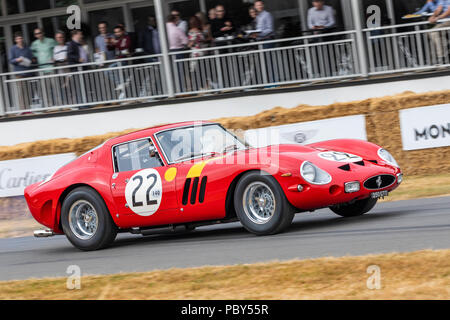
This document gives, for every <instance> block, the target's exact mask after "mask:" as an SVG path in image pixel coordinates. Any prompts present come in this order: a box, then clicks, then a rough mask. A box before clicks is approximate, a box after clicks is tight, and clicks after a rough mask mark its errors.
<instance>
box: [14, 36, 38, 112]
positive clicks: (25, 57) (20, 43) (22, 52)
mask: <svg viewBox="0 0 450 320" xmlns="http://www.w3.org/2000/svg"><path fill="white" fill-rule="evenodd" d="M14 42H15V43H16V44H15V45H14V46H13V47H11V49H10V51H9V62H10V63H11V64H12V65H13V66H14V71H15V72H20V71H28V70H31V66H30V64H31V61H32V60H33V53H32V52H31V49H30V48H29V47H27V46H26V45H25V42H24V39H23V35H22V33H21V32H16V33H15V34H14ZM31 75H32V74H31V73H20V74H17V75H16V76H15V77H16V79H24V78H26V77H29V76H31ZM13 86H14V87H13V97H14V98H15V103H16V108H19V109H20V110H25V109H27V106H26V104H25V100H26V98H27V96H28V91H27V88H26V82H25V80H19V81H17V82H15V83H14V84H13Z"/></svg>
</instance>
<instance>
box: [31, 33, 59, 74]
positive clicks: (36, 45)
mask: <svg viewBox="0 0 450 320" xmlns="http://www.w3.org/2000/svg"><path fill="white" fill-rule="evenodd" d="M34 36H35V38H36V40H35V41H33V43H32V44H31V51H33V55H34V56H35V57H36V59H37V63H38V64H39V67H40V68H50V67H51V66H52V64H53V49H54V48H55V46H56V41H55V40H54V39H52V38H47V37H45V34H44V31H43V30H42V29H40V28H36V29H34Z"/></svg>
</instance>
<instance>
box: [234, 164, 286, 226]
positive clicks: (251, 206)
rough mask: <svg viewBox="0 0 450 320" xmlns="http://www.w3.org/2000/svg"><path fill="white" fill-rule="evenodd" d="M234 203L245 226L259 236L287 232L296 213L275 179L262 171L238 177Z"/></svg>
mask: <svg viewBox="0 0 450 320" xmlns="http://www.w3.org/2000/svg"><path fill="white" fill-rule="evenodd" d="M234 206H235V208H236V213H237V216H238V218H239V220H240V221H241V223H242V225H243V226H244V228H245V229H247V230H248V231H250V232H252V233H254V234H257V235H270V234H276V233H280V232H282V231H284V230H285V229H286V228H287V227H289V226H290V225H291V223H292V220H293V218H294V214H295V210H294V209H293V207H292V206H291V205H290V204H289V202H288V201H287V199H286V196H285V195H284V192H283V190H282V189H281V187H280V185H279V184H278V182H277V181H276V180H275V178H274V177H272V176H270V175H264V174H261V173H260V172H250V173H248V174H246V175H244V176H243V177H242V178H241V180H239V183H238V185H237V188H236V192H235V195H234Z"/></svg>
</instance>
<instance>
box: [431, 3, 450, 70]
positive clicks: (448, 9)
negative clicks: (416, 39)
mask: <svg viewBox="0 0 450 320" xmlns="http://www.w3.org/2000/svg"><path fill="white" fill-rule="evenodd" d="M449 17H450V0H439V3H438V8H437V9H436V11H434V13H433V16H431V17H430V19H429V21H430V23H432V24H436V23H438V22H439V20H442V19H447V18H449ZM448 27H450V21H446V22H443V23H440V24H438V25H436V26H435V27H434V28H433V29H442V28H448ZM431 39H432V40H433V42H434V45H435V47H436V54H437V62H438V64H444V63H445V60H446V59H448V56H449V52H448V41H447V32H446V31H440V32H432V33H431Z"/></svg>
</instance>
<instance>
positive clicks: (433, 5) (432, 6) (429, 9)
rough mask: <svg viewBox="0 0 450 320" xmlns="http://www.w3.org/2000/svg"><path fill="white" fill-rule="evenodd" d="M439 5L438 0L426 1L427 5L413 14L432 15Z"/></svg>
mask: <svg viewBox="0 0 450 320" xmlns="http://www.w3.org/2000/svg"><path fill="white" fill-rule="evenodd" d="M438 5H439V0H427V3H425V5H424V6H423V7H422V9H420V10H419V11H417V12H415V13H414V14H424V13H433V12H435V11H436V9H437V8H438Z"/></svg>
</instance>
